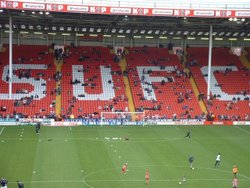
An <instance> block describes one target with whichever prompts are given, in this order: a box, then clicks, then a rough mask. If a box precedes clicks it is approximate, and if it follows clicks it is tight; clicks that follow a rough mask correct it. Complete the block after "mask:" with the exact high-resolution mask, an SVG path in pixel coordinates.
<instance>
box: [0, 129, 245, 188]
mask: <svg viewBox="0 0 250 188" xmlns="http://www.w3.org/2000/svg"><path fill="white" fill-rule="evenodd" d="M189 128H191V130H192V133H191V139H189V138H184V136H185V135H186V132H187V130H188V129H189ZM124 138H128V140H124ZM218 152H221V159H222V161H221V165H220V166H219V167H217V168H215V167H214V163H215V158H216V155H217V154H218ZM190 155H193V156H194V167H195V169H194V170H191V169H190V168H189V164H188V157H189V156H190ZM124 163H128V171H127V173H126V174H122V172H121V168H122V165H123V164H124ZM233 165H237V166H238V168H239V174H238V179H239V188H249V187H250V126H249V127H247V126H239V127H237V126H233V127H229V126H225V127H223V126H189V127H187V126H145V127H140V126H130V127H129V126H128V127H126V126H124V127H120V126H117V127H115V126H103V127H97V126H93V127H41V131H40V134H39V135H37V134H35V128H34V127H32V126H16V127H8V126H5V127H0V177H5V178H7V179H8V180H9V184H8V188H12V187H17V185H16V181H17V180H22V181H23V182H24V184H25V188H63V187H66V188H143V187H154V188H163V187H171V188H177V187H178V188H179V187H185V188H201V187H202V188H229V187H232V183H231V182H232V179H233V174H232V167H233ZM147 168H148V169H149V171H150V184H149V185H146V184H145V171H146V169H147ZM183 175H185V176H186V178H187V181H186V182H184V183H182V184H181V185H179V182H180V181H181V179H182V176H183Z"/></svg>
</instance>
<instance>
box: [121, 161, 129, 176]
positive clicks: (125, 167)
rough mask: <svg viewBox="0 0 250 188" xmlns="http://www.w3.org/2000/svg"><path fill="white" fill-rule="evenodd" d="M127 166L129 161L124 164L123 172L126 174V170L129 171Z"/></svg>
mask: <svg viewBox="0 0 250 188" xmlns="http://www.w3.org/2000/svg"><path fill="white" fill-rule="evenodd" d="M127 166H128V163H125V164H124V165H123V166H122V173H123V174H126V172H127Z"/></svg>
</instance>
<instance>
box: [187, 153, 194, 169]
mask: <svg viewBox="0 0 250 188" xmlns="http://www.w3.org/2000/svg"><path fill="white" fill-rule="evenodd" d="M188 162H189V165H190V168H191V169H193V170H194V167H193V162H194V157H193V156H190V157H189V158H188Z"/></svg>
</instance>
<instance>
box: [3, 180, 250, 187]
mask: <svg viewBox="0 0 250 188" xmlns="http://www.w3.org/2000/svg"><path fill="white" fill-rule="evenodd" d="M140 181H142V182H144V181H145V179H144V178H142V179H134V180H129V179H123V180H122V179H96V180H88V182H140ZM150 181H152V182H175V181H176V182H177V181H180V179H155V180H154V179H151V180H150ZM187 181H231V179H220V178H218V179H216V178H201V179H198V178H197V179H187ZM240 181H249V180H246V179H241V180H240ZM23 182H24V183H41V184H42V183H81V182H83V180H35V181H23ZM8 183H10V184H12V183H16V181H9V182H8ZM84 184H85V183H84ZM88 186H90V187H93V186H91V185H88Z"/></svg>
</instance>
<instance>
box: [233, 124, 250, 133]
mask: <svg viewBox="0 0 250 188" xmlns="http://www.w3.org/2000/svg"><path fill="white" fill-rule="evenodd" d="M235 127H236V128H238V129H240V130H241V131H243V132H245V133H248V134H250V132H249V131H247V130H245V129H242V128H241V127H239V126H235Z"/></svg>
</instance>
